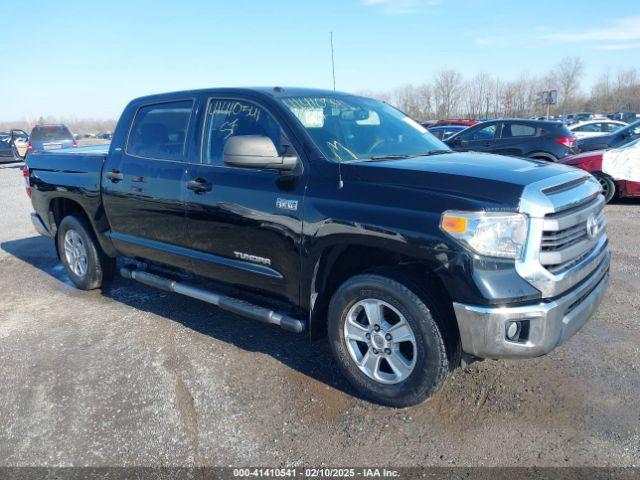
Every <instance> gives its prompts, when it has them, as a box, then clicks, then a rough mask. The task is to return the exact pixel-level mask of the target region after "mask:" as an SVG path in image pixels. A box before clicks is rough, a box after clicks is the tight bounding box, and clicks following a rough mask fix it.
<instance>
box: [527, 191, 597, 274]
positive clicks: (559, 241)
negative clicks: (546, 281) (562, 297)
mask: <svg viewBox="0 0 640 480" xmlns="http://www.w3.org/2000/svg"><path fill="white" fill-rule="evenodd" d="M594 220H595V225H597V229H596V233H595V235H590V234H589V232H588V222H593V221H594ZM605 230H606V224H605V219H604V198H603V197H602V195H598V196H596V198H593V199H588V200H587V201H586V202H585V203H582V204H579V205H575V206H572V207H571V208H568V209H565V210H561V211H559V212H554V213H549V214H547V215H545V218H544V224H543V231H542V239H541V243H540V263H541V264H542V266H543V267H544V268H546V269H547V270H548V271H549V272H551V273H553V274H559V273H562V272H565V271H567V270H569V269H571V267H573V266H574V265H576V264H578V263H580V261H581V260H582V259H584V258H585V257H587V256H588V255H589V254H590V253H591V252H592V251H593V250H594V249H595V248H596V247H597V246H598V242H599V240H600V239H601V238H602V236H603V235H605ZM592 233H593V231H592Z"/></svg>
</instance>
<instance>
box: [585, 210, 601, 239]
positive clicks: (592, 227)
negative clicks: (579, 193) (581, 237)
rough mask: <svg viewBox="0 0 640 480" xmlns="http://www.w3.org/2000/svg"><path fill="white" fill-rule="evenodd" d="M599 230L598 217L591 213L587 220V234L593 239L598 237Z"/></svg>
mask: <svg viewBox="0 0 640 480" xmlns="http://www.w3.org/2000/svg"><path fill="white" fill-rule="evenodd" d="M598 230H599V225H598V219H597V218H596V216H595V215H591V216H590V217H589V219H588V220H587V235H588V236H589V238H590V239H591V240H593V239H594V238H596V235H598Z"/></svg>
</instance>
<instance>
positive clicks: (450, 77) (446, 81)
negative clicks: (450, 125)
mask: <svg viewBox="0 0 640 480" xmlns="http://www.w3.org/2000/svg"><path fill="white" fill-rule="evenodd" d="M463 85H464V80H463V78H462V75H461V74H460V72H458V71H457V70H451V69H448V70H441V71H440V72H438V73H437V74H436V76H435V78H434V81H433V97H434V101H435V107H436V113H437V115H438V116H439V117H440V118H446V117H451V116H452V115H455V114H457V113H458V107H459V106H460V103H461V100H462V95H463V93H464V88H463Z"/></svg>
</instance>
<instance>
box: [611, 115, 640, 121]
mask: <svg viewBox="0 0 640 480" xmlns="http://www.w3.org/2000/svg"><path fill="white" fill-rule="evenodd" d="M609 118H611V119H612V120H620V121H623V122H625V123H633V122H635V121H636V120H640V113H636V112H617V113H612V114H611V116H610V117H609Z"/></svg>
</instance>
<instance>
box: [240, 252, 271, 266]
mask: <svg viewBox="0 0 640 480" xmlns="http://www.w3.org/2000/svg"><path fill="white" fill-rule="evenodd" d="M233 254H234V255H235V257H236V258H239V259H240V260H247V261H249V262H253V263H261V264H263V265H271V259H270V258H264V257H258V256H257V255H251V254H249V253H244V252H233Z"/></svg>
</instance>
